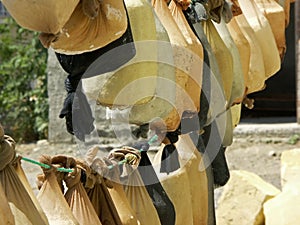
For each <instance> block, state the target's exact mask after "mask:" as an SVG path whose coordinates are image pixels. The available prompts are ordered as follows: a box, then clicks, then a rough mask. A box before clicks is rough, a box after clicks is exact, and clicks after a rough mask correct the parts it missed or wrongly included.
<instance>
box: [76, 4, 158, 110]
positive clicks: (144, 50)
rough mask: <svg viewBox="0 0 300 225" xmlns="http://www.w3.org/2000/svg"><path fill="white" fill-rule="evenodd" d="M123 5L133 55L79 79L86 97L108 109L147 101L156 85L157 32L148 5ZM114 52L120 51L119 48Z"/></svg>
mask: <svg viewBox="0 0 300 225" xmlns="http://www.w3.org/2000/svg"><path fill="white" fill-rule="evenodd" d="M125 4H126V9H127V11H128V17H129V21H130V26H131V30H132V35H133V40H134V41H135V48H136V55H135V56H134V57H133V58H132V59H131V60H130V61H128V63H126V64H125V65H123V66H121V67H119V68H118V69H117V70H115V71H112V72H108V73H104V74H99V75H97V76H92V77H86V76H85V75H84V76H83V78H84V79H83V80H82V85H83V89H84V90H85V93H86V95H87V97H88V98H89V99H93V100H96V101H97V103H98V104H100V105H104V106H108V107H111V108H118V107H122V108H125V107H128V106H132V105H134V104H145V103H147V102H149V101H150V100H151V99H152V98H153V96H154V95H155V91H156V84H157V70H158V67H157V45H156V43H155V41H156V40H157V35H156V26H155V19H154V15H153V12H152V8H151V7H149V4H148V5H147V3H146V2H144V1H134V2H133V1H131V0H126V1H125ZM145 27H147V30H145V29H144V28H145ZM118 51H122V48H121V49H119V50H118ZM99 60H101V58H99ZM94 66H97V61H95V63H94V64H92V65H91V66H90V69H88V70H87V71H86V74H89V70H93V67H94ZM144 81H145V83H144Z"/></svg>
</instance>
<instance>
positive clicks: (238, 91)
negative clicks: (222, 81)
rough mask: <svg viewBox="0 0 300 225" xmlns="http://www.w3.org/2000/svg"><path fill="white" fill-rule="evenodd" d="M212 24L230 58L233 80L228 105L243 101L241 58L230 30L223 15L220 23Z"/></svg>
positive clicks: (243, 86) (243, 87) (243, 88)
mask: <svg viewBox="0 0 300 225" xmlns="http://www.w3.org/2000/svg"><path fill="white" fill-rule="evenodd" d="M214 26H215V28H216V30H217V31H218V33H219V35H220V37H221V38H222V40H223V41H224V43H225V45H226V47H227V49H228V50H229V52H230V54H231V58H232V73H233V80H232V87H231V88H232V89H231V96H230V101H229V105H232V104H235V103H240V102H242V101H243V98H244V92H245V85H244V75H243V70H242V64H241V58H240V54H239V51H238V48H237V46H236V44H235V42H234V41H233V39H232V37H231V35H230V32H229V31H228V28H227V26H226V23H225V20H224V16H223V15H222V17H221V21H220V23H215V22H214Z"/></svg>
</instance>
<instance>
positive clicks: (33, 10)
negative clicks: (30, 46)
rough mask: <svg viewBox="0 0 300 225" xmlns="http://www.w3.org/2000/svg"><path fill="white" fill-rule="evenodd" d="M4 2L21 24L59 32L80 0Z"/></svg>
mask: <svg viewBox="0 0 300 225" xmlns="http://www.w3.org/2000/svg"><path fill="white" fill-rule="evenodd" d="M2 3H3V5H4V6H5V8H6V9H7V11H8V12H9V14H10V15H11V16H12V17H13V18H14V19H15V20H16V22H17V23H18V24H19V25H20V26H22V27H24V28H26V29H29V30H33V31H39V32H44V33H48V34H57V33H59V32H60V30H61V29H62V28H63V26H64V25H65V24H66V22H67V21H68V20H69V18H70V17H71V15H72V13H73V11H74V9H75V8H76V6H77V5H78V3H79V0H67V1H56V0H49V1H48V0H41V1H34V0H25V1H23V0H14V1H11V0H2Z"/></svg>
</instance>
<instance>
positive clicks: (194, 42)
mask: <svg viewBox="0 0 300 225" xmlns="http://www.w3.org/2000/svg"><path fill="white" fill-rule="evenodd" d="M154 6H155V5H154ZM169 9H170V11H171V14H172V16H173V18H174V21H175V23H176V24H177V26H178V29H177V31H176V30H172V31H170V28H171V27H170V28H169V29H167V30H168V32H173V33H169V35H170V36H171V35H175V34H174V32H175V31H176V32H178V33H180V32H181V33H182V35H183V37H184V39H185V42H186V43H184V42H183V41H181V42H178V43H176V41H179V38H178V37H177V38H178V39H177V40H176V39H175V40H174V41H173V42H172V41H171V42H172V43H173V44H175V45H178V46H179V47H185V48H186V49H187V50H188V51H190V52H188V53H185V52H176V51H174V54H175V57H176V58H175V66H176V67H178V70H182V69H183V71H184V72H185V74H176V83H177V84H178V85H179V86H180V87H181V88H182V89H183V90H184V92H186V93H187V96H184V95H183V94H185V93H180V91H177V93H176V108H177V111H178V112H179V116H180V117H181V116H182V113H183V112H184V111H190V112H198V111H199V110H200V93H201V85H202V73H203V59H204V55H203V47H202V45H201V43H200V41H199V40H198V38H197V37H196V35H195V34H194V32H193V31H192V29H191V28H190V26H189V24H188V22H187V21H186V19H185V16H184V14H183V12H182V10H183V6H181V5H180V4H178V3H177V2H176V1H174V0H173V1H171V2H170V4H169ZM165 18H166V16H165ZM166 26H167V25H165V27H166ZM174 28H175V27H174ZM171 29H173V28H171ZM182 44H185V45H182ZM182 50H183V49H180V51H182ZM185 51H186V50H185ZM182 53H185V54H187V55H184V54H182ZM177 54H178V55H177ZM177 57H178V58H177ZM176 60H178V61H176ZM183 63H186V65H184V64H183ZM177 72H179V71H177ZM182 75H184V76H185V77H186V78H187V79H186V82H184V80H182V81H180V78H181V76H182ZM187 97H189V99H187ZM189 101H191V102H189ZM186 103H187V104H186ZM181 104H182V105H181ZM190 104H191V105H190ZM170 119H171V118H170Z"/></svg>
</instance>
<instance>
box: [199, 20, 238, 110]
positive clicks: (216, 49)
mask: <svg viewBox="0 0 300 225" xmlns="http://www.w3.org/2000/svg"><path fill="white" fill-rule="evenodd" d="M203 29H204V33H205V35H206V37H207V40H208V42H209V44H210V46H211V49H212V52H213V54H214V55H215V57H216V60H217V63H218V67H219V71H220V74H221V77H222V81H223V84H222V85H223V88H224V93H225V100H226V101H227V103H226V104H227V107H228V106H229V102H230V98H231V91H232V83H233V59H232V56H231V54H230V51H229V50H228V48H227V47H226V45H225V43H224V41H223V40H222V38H221V37H220V34H219V33H218V31H217V30H216V28H215V26H214V24H213V22H212V21H211V20H207V21H204V22H203Z"/></svg>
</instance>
